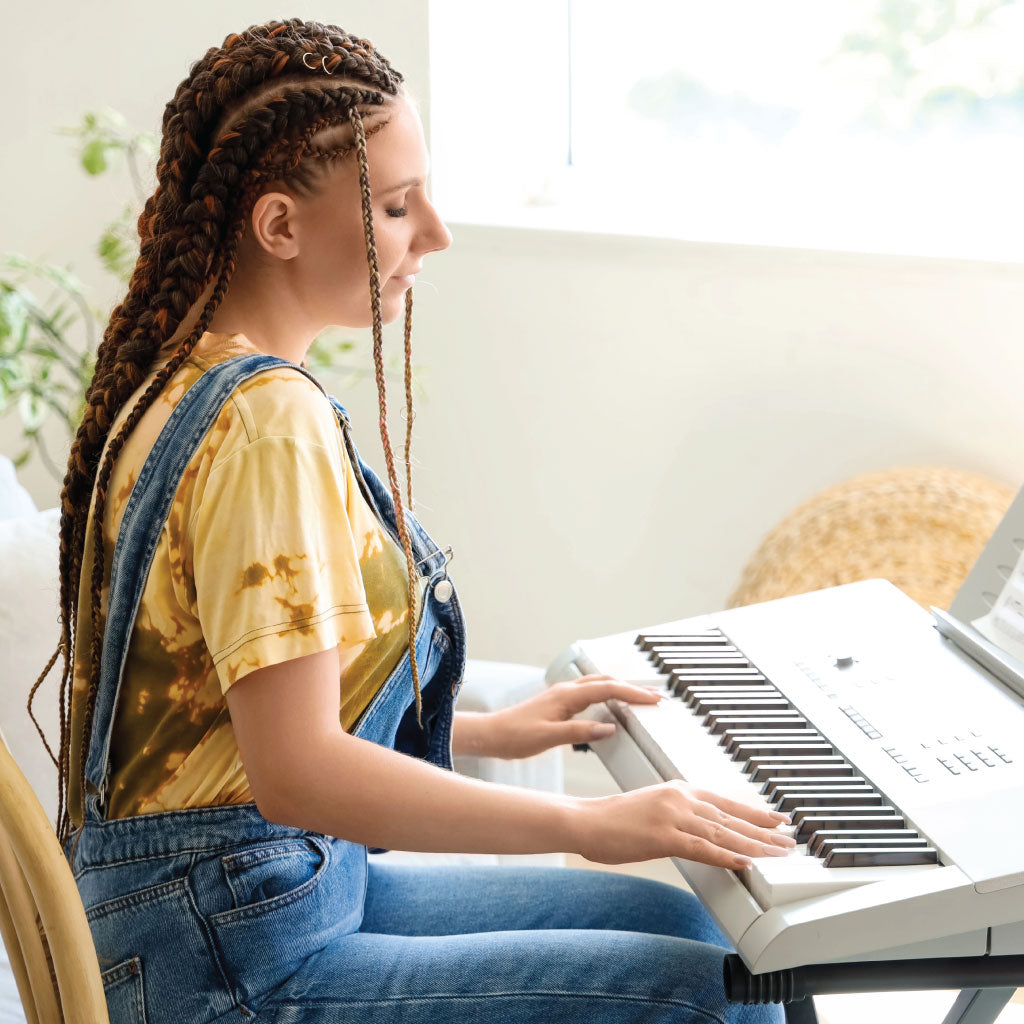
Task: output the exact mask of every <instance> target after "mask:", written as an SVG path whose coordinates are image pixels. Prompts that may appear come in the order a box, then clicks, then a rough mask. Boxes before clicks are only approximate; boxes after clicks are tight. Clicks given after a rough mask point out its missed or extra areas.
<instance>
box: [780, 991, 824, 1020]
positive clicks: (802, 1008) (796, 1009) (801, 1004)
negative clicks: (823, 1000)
mask: <svg viewBox="0 0 1024 1024" xmlns="http://www.w3.org/2000/svg"><path fill="white" fill-rule="evenodd" d="M785 1010H786V1024H818V1014H817V1013H816V1012H815V1009H814V999H813V998H812V997H811V996H807V998H806V999H798V1000H797V1001H796V1002H794V1003H786V1004H785Z"/></svg>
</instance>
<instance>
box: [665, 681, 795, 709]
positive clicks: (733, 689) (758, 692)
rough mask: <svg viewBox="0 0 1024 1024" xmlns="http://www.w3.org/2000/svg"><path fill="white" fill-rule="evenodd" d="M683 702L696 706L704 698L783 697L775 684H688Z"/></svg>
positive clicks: (684, 689) (683, 695) (683, 693)
mask: <svg viewBox="0 0 1024 1024" xmlns="http://www.w3.org/2000/svg"><path fill="white" fill-rule="evenodd" d="M681 696H682V698H683V703H684V704H687V705H688V706H689V707H694V706H695V705H696V703H697V702H698V701H699V700H702V699H712V698H714V699H718V700H723V699H725V698H727V697H781V696H782V694H781V693H779V691H778V690H776V689H775V687H774V686H735V685H730V686H686V687H683V692H682V694H681Z"/></svg>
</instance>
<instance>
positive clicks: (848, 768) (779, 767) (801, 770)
mask: <svg viewBox="0 0 1024 1024" xmlns="http://www.w3.org/2000/svg"><path fill="white" fill-rule="evenodd" d="M853 773H854V768H853V765H851V764H846V763H845V762H840V763H838V764H821V763H820V762H811V763H810V764H785V763H784V762H774V761H771V762H769V763H768V764H766V765H761V766H759V767H757V768H755V769H754V770H753V771H750V772H748V773H746V774H748V775H750V777H751V779H752V781H754V782H765V781H767V780H768V779H769V778H796V777H797V776H799V775H806V776H809V777H810V776H813V777H815V778H822V777H827V776H829V775H853Z"/></svg>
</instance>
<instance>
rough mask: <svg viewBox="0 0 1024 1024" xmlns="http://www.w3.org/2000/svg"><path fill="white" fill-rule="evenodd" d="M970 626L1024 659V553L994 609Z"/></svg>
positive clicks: (1005, 649) (1004, 586)
mask: <svg viewBox="0 0 1024 1024" xmlns="http://www.w3.org/2000/svg"><path fill="white" fill-rule="evenodd" d="M1003 571H1005V569H1004V570H1003ZM971 625H972V626H974V628H975V629H976V630H977V631H978V632H979V633H981V634H982V636H984V637H986V638H987V639H989V640H991V641H992V643H994V644H996V645H997V646H998V647H1000V648H1002V650H1004V651H1006V653H1007V654H1012V655H1013V656H1014V657H1015V658H1017V660H1018V661H1022V662H1024V552H1022V553H1021V555H1020V557H1019V558H1018V559H1017V564H1016V565H1015V566H1014V567H1013V571H1012V572H1011V573H1010V575H1009V576H1008V577H1007V579H1006V582H1005V583H1004V584H1003V589H1002V590H1001V591H1000V592H999V596H998V597H997V598H996V603H995V604H994V605H993V606H992V610H991V611H990V612H989V613H988V614H987V615H983V616H982V617H981V618H980V619H975V620H974V621H973V622H972V623H971Z"/></svg>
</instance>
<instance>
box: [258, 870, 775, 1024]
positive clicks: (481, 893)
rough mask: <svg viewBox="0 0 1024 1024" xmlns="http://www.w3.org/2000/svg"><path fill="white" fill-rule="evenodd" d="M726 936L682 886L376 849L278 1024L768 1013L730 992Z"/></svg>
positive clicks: (270, 1005)
mask: <svg viewBox="0 0 1024 1024" xmlns="http://www.w3.org/2000/svg"><path fill="white" fill-rule="evenodd" d="M727 949H729V944H728V942H727V941H726V939H725V937H724V936H723V935H722V934H721V932H720V931H719V930H718V929H717V928H716V927H715V925H714V923H713V922H712V921H711V919H710V918H709V917H708V915H707V913H706V912H705V911H704V908H703V907H702V906H701V905H700V903H699V902H698V901H697V899H696V898H695V897H694V896H693V895H691V894H690V893H688V892H686V891H685V890H683V889H678V888H676V887H675V886H670V885H666V884H664V883H662V882H655V881H652V880H650V879H646V878H637V877H635V876H632V875H625V874H617V873H613V872H609V871H585V870H577V869H571V868H550V867H522V868H510V867H491V866H483V867H465V866H456V867H435V866H424V867H418V866H411V865H401V864H396V865H389V864H388V863H387V858H386V857H385V858H382V859H379V860H378V859H376V858H374V859H371V861H370V867H369V878H368V885H367V889H366V904H365V908H364V912H363V922H362V926H361V927H360V930H359V931H358V932H356V933H354V934H352V935H349V936H346V937H345V938H344V939H341V940H339V941H338V942H336V943H333V944H332V945H331V946H330V947H329V948H327V949H325V950H323V951H322V952H321V953H319V954H317V955H316V956H314V957H313V958H311V960H310V961H309V962H308V963H307V964H306V965H304V966H303V967H301V968H300V969H299V970H298V971H297V972H296V973H295V974H294V975H292V977H290V978H289V979H288V980H287V981H286V982H285V983H284V984H283V985H282V986H281V987H280V988H279V989H277V990H276V991H275V992H274V993H273V994H272V995H271V996H270V998H269V999H268V1000H267V1002H266V1003H265V1004H264V1006H263V1008H262V1009H261V1011H260V1014H259V1019H260V1020H264V1019H265V1020H267V1021H268V1022H269V1021H273V1022H274V1024H285V1022H291V1021H296V1022H298V1021H303V1022H309V1024H327V1022H328V1021H330V1022H342V1021H344V1022H349V1021H351V1022H353V1024H355V1022H359V1024H363V1022H365V1021H373V1022H375V1024H377V1022H380V1024H383V1022H391V1021H395V1022H399V1021H400V1022H403V1024H418V1022H423V1024H427V1022H430V1024H437V1022H445V1021H459V1022H462V1024H469V1022H473V1024H476V1022H479V1024H502V1022H507V1024H516V1022H519V1021H522V1022H524V1024H526V1022H529V1024H546V1022H549V1021H559V1022H562V1024H569V1022H572V1021H581V1022H583V1021H585V1022H587V1024H611V1022H622V1024H625V1022H627V1021H629V1022H639V1021H644V1022H656V1021H664V1022H665V1024H668V1022H670V1021H671V1022H673V1024H682V1022H689V1021H693V1022H711V1021H716V1022H726V1021H728V1022H730V1024H731V1022H740V1021H742V1022H744V1024H774V1022H778V1021H781V1020H782V1010H781V1008H780V1007H778V1006H756V1007H744V1006H735V1005H729V1004H727V1003H726V1002H725V995H724V992H723V990H722V980H721V978H722V959H723V956H724V954H725V952H726V950H727Z"/></svg>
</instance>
